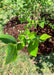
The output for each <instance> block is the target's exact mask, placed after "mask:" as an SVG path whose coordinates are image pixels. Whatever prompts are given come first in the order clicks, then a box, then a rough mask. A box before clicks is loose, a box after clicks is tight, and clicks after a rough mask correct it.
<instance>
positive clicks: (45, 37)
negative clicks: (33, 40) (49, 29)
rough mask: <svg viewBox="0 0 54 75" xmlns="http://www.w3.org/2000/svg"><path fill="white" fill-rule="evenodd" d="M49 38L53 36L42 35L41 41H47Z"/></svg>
mask: <svg viewBox="0 0 54 75" xmlns="http://www.w3.org/2000/svg"><path fill="white" fill-rule="evenodd" d="M48 38H51V36H50V35H48V34H42V35H41V36H40V39H41V40H44V41H45V40H47V39H48Z"/></svg>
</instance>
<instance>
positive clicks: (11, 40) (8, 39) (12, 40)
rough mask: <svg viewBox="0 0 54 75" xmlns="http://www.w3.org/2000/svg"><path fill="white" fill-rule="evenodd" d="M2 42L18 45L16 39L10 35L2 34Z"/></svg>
mask: <svg viewBox="0 0 54 75" xmlns="http://www.w3.org/2000/svg"><path fill="white" fill-rule="evenodd" d="M0 40H1V41H2V42H4V43H16V42H17V41H16V39H15V38H14V37H13V36H11V35H8V34H2V35H0Z"/></svg>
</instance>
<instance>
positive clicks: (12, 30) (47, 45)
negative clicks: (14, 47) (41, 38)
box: [3, 16, 54, 55]
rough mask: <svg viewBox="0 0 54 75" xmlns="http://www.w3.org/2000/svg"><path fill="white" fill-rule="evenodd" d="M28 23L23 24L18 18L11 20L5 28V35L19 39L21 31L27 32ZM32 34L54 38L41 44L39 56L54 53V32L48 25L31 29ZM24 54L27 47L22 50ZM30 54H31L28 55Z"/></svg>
mask: <svg viewBox="0 0 54 75" xmlns="http://www.w3.org/2000/svg"><path fill="white" fill-rule="evenodd" d="M50 22H51V23H54V21H51V20H50ZM26 25H27V23H24V24H21V22H20V21H19V20H18V17H17V16H15V17H13V18H11V19H10V20H9V21H8V23H7V24H6V25H5V26H4V29H3V31H4V34H7V33H8V34H9V35H12V36H13V37H15V38H16V40H17V38H18V36H19V31H22V30H25V29H24V26H26ZM29 30H30V32H37V35H42V34H43V33H47V34H49V35H51V36H52V38H51V39H50V40H49V39H47V40H46V41H45V42H44V43H40V44H39V49H38V54H43V55H45V54H49V53H50V52H53V51H54V30H53V29H51V28H50V27H49V26H48V25H45V26H44V28H41V27H39V26H38V27H37V28H34V27H33V28H30V29H29ZM17 41H18V40H17ZM22 51H23V52H25V53H26V52H27V53H28V50H27V47H24V48H23V49H22ZM28 54H29V53H28Z"/></svg>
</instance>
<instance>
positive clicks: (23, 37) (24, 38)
mask: <svg viewBox="0 0 54 75" xmlns="http://www.w3.org/2000/svg"><path fill="white" fill-rule="evenodd" d="M18 40H20V41H21V42H22V43H24V44H26V36H25V35H24V34H20V35H19V37H18Z"/></svg>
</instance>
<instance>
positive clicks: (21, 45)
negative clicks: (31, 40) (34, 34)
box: [17, 43, 25, 50]
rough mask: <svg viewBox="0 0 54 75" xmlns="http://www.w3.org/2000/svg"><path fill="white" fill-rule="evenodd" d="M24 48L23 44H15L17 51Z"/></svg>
mask: <svg viewBox="0 0 54 75" xmlns="http://www.w3.org/2000/svg"><path fill="white" fill-rule="evenodd" d="M24 47H25V44H24V43H18V44H17V50H21V49H23V48H24Z"/></svg>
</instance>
